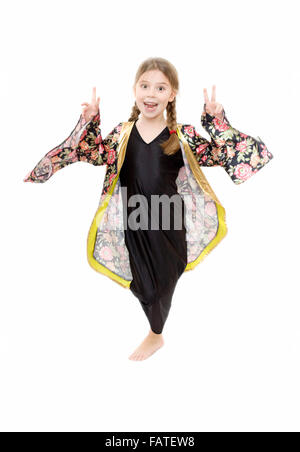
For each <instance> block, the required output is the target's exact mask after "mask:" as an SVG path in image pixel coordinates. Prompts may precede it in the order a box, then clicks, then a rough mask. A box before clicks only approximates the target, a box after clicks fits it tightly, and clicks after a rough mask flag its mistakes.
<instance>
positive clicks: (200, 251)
mask: <svg viewBox="0 0 300 452" xmlns="http://www.w3.org/2000/svg"><path fill="white" fill-rule="evenodd" d="M201 123H202V126H203V127H204V129H205V130H206V131H207V132H208V133H209V135H210V137H211V141H208V140H207V139H205V138H204V137H202V136H201V135H199V133H198V132H197V131H196V130H195V127H193V126H192V125H189V124H177V130H176V131H177V136H178V138H179V141H180V148H181V152H182V157H183V161H184V166H182V167H181V168H180V170H179V173H178V177H177V179H176V184H177V191H178V193H179V194H180V196H181V197H182V199H183V200H184V204H185V220H186V223H185V226H186V241H187V258H188V259H187V265H186V268H185V271H188V270H192V269H194V268H195V267H196V266H197V265H198V264H199V263H200V262H201V261H202V260H203V258H204V257H205V256H206V255H207V254H208V253H209V252H210V251H211V250H212V249H213V248H215V246H216V245H217V244H218V243H219V242H220V241H221V240H222V239H223V238H224V237H225V235H226V233H227V226H226V214H225V209H224V207H223V206H222V204H221V203H220V201H219V200H218V198H217V196H216V195H215V193H214V192H213V190H212V188H211V187H210V185H209V183H208V181H207V179H206V178H205V176H204V174H203V172H202V170H201V166H217V165H218V166H221V167H223V168H224V169H225V171H226V172H227V174H228V175H229V176H230V178H231V180H232V181H233V182H234V183H235V184H241V183H243V182H245V181H246V180H248V179H249V178H250V177H251V176H252V175H253V174H255V173H256V172H257V171H259V170H260V169H261V168H262V167H263V166H265V165H266V163H268V162H269V161H270V160H271V159H272V158H273V155H272V154H271V152H270V151H268V149H267V147H266V145H265V144H264V143H263V141H262V140H261V139H260V138H259V137H257V138H253V137H251V136H249V135H247V134H245V133H242V132H239V131H238V130H237V129H234V128H233V127H232V126H231V125H230V123H229V121H228V119H227V117H226V115H225V111H224V110H223V119H222V120H221V119H219V118H217V117H215V116H211V115H210V114H208V113H207V112H206V109H205V105H204V110H203V113H202V116H201ZM133 125H134V122H133V121H131V122H120V123H119V124H118V125H117V126H116V127H115V128H114V129H113V130H112V131H111V132H110V133H109V134H108V135H107V137H106V138H105V139H103V138H102V136H101V130H100V113H99V111H98V113H97V114H96V115H95V116H94V117H93V118H92V119H91V120H90V121H89V122H85V120H84V118H83V116H82V115H81V116H80V118H79V121H78V123H77V124H76V126H75V128H74V130H73V131H72V132H71V134H70V136H69V137H68V138H67V139H66V140H64V141H63V142H62V143H61V144H60V145H59V146H56V147H55V148H53V149H52V150H51V151H49V152H48V153H47V154H46V155H45V156H44V157H43V158H42V159H41V160H40V162H39V163H38V164H37V165H36V166H35V168H34V169H33V170H32V171H31V172H30V173H29V174H28V175H27V176H26V178H25V179H24V181H25V182H37V183H43V182H46V181H47V180H48V179H49V178H50V177H51V176H52V175H53V174H54V173H55V172H56V171H58V170H60V169H62V168H64V167H65V166H67V165H70V164H71V163H74V162H78V161H82V162H88V163H91V164H92V165H98V166H99V165H106V173H105V178H104V184H103V189H102V193H101V197H100V202H99V206H98V209H97V211H96V213H95V216H94V219H93V222H92V224H91V227H90V230H89V233H88V239H87V257H88V262H89V264H90V265H91V267H92V268H93V269H95V270H96V271H97V272H99V273H102V274H104V275H106V276H108V277H109V278H111V279H112V280H114V281H115V282H117V283H118V284H120V285H122V286H123V287H125V288H129V287H130V283H131V281H132V273H131V268H130V261H129V253H128V249H127V247H126V245H125V240H124V222H123V204H122V196H121V185H120V181H119V173H120V170H121V167H122V164H123V162H124V158H125V155H126V147H127V142H128V139H129V136H130V133H131V130H132V127H133Z"/></svg>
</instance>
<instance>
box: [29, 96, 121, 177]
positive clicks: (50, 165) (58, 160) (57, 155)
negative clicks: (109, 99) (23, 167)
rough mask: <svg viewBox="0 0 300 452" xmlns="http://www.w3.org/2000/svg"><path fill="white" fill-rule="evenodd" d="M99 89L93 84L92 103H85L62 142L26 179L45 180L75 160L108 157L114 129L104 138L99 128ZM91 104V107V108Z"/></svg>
mask: <svg viewBox="0 0 300 452" xmlns="http://www.w3.org/2000/svg"><path fill="white" fill-rule="evenodd" d="M95 95H96V89H95V88H93V96H92V102H91V104H87V103H84V104H82V105H87V107H84V109H83V112H82V114H81V115H80V118H79V120H78V122H77V124H76V126H75V128H74V130H73V131H72V132H71V134H70V135H69V136H68V138H66V139H65V140H64V141H63V142H62V143H61V144H60V145H58V146H56V147H55V148H53V149H51V150H50V151H49V152H48V153H47V154H46V155H45V156H44V157H43V158H42V159H41V160H40V161H39V162H38V163H37V165H36V166H35V167H34V168H33V170H32V171H30V172H29V173H28V174H27V176H26V177H25V179H24V182H37V183H43V182H46V181H47V180H48V179H50V177H51V176H53V174H54V173H56V172H57V171H59V170H60V169H62V168H64V167H65V166H68V165H70V164H72V163H75V162H78V161H81V162H87V163H91V164H92V165H97V166H98V165H104V164H105V163H106V159H107V149H108V147H109V143H110V141H111V139H112V135H113V133H114V129H113V131H112V132H111V133H110V134H108V136H107V137H106V138H105V139H104V140H103V139H102V136H101V130H100V112H99V101H100V98H98V99H97V100H96V99H95ZM91 107H92V108H91Z"/></svg>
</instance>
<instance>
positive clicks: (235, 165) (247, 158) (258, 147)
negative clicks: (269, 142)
mask: <svg viewBox="0 0 300 452" xmlns="http://www.w3.org/2000/svg"><path fill="white" fill-rule="evenodd" d="M201 123H202V126H203V128H204V129H205V130H206V131H207V132H208V134H209V135H210V137H211V141H208V140H206V139H205V138H203V137H201V136H200V135H199V134H198V132H197V131H196V130H195V129H194V133H193V141H194V143H193V144H194V147H195V151H196V154H195V155H196V158H197V160H198V162H199V165H200V166H217V165H219V166H222V167H223V168H224V169H225V171H226V172H227V174H228V175H229V176H230V178H231V179H232V181H233V182H234V183H235V184H241V183H243V182H245V181H246V180H248V179H249V178H250V177H251V176H253V174H255V173H257V171H259V170H260V169H261V168H263V167H264V166H265V165H266V164H267V163H268V162H269V161H270V160H271V159H272V158H273V155H272V154H271V152H270V151H269V150H268V149H267V147H266V145H265V143H264V142H263V141H262V140H261V138H260V137H256V138H253V137H251V136H250V135H247V134H245V133H243V132H240V131H238V130H237V129H235V128H234V127H232V126H231V124H230V123H229V121H228V119H227V117H226V114H225V111H224V109H223V112H222V119H220V118H217V117H216V116H211V115H210V114H209V113H207V112H206V110H205V105H204V110H203V113H202V116H201Z"/></svg>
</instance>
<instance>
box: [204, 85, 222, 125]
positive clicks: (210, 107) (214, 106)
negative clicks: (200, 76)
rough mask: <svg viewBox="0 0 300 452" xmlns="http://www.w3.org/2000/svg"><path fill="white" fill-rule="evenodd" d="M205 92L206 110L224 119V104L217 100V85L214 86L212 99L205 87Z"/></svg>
mask: <svg viewBox="0 0 300 452" xmlns="http://www.w3.org/2000/svg"><path fill="white" fill-rule="evenodd" d="M203 93H204V102H205V110H206V111H207V113H209V114H210V115H211V116H217V118H219V119H223V106H222V105H221V104H219V103H217V102H216V85H213V87H212V95H211V100H209V98H208V95H207V89H206V88H204V89H203Z"/></svg>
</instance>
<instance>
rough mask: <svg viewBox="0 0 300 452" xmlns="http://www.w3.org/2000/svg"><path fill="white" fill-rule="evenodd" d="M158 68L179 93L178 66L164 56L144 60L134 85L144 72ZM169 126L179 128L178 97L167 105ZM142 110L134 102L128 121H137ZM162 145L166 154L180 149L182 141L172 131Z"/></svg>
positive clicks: (172, 128)
mask: <svg viewBox="0 0 300 452" xmlns="http://www.w3.org/2000/svg"><path fill="white" fill-rule="evenodd" d="M155 69H158V70H159V71H161V72H162V73H163V74H164V75H165V76H166V77H167V79H168V80H169V82H170V85H171V87H172V89H174V90H175V91H176V92H177V93H178V89H179V80H178V73H177V70H176V68H175V67H174V66H173V64H172V63H170V62H169V61H168V60H165V59H164V58H147V60H145V61H143V62H142V63H141V64H140V66H139V68H138V70H137V73H136V75H135V81H134V86H135V85H136V84H137V82H138V80H139V79H140V77H141V76H142V75H143V74H144V72H147V71H151V70H155ZM166 110H167V126H168V128H169V130H176V129H177V119H176V97H174V100H173V101H172V102H169V103H168V105H167V107H166ZM139 114H140V110H139V108H138V106H137V105H136V102H135V103H134V106H133V107H132V111H131V116H130V118H129V119H128V121H136V120H137V119H138V117H139ZM160 146H161V147H162V148H163V151H164V153H165V154H166V155H172V154H175V152H177V151H178V150H179V149H180V142H179V139H178V136H177V134H176V133H171V135H170V137H169V139H168V140H167V141H164V142H163V143H160Z"/></svg>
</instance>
